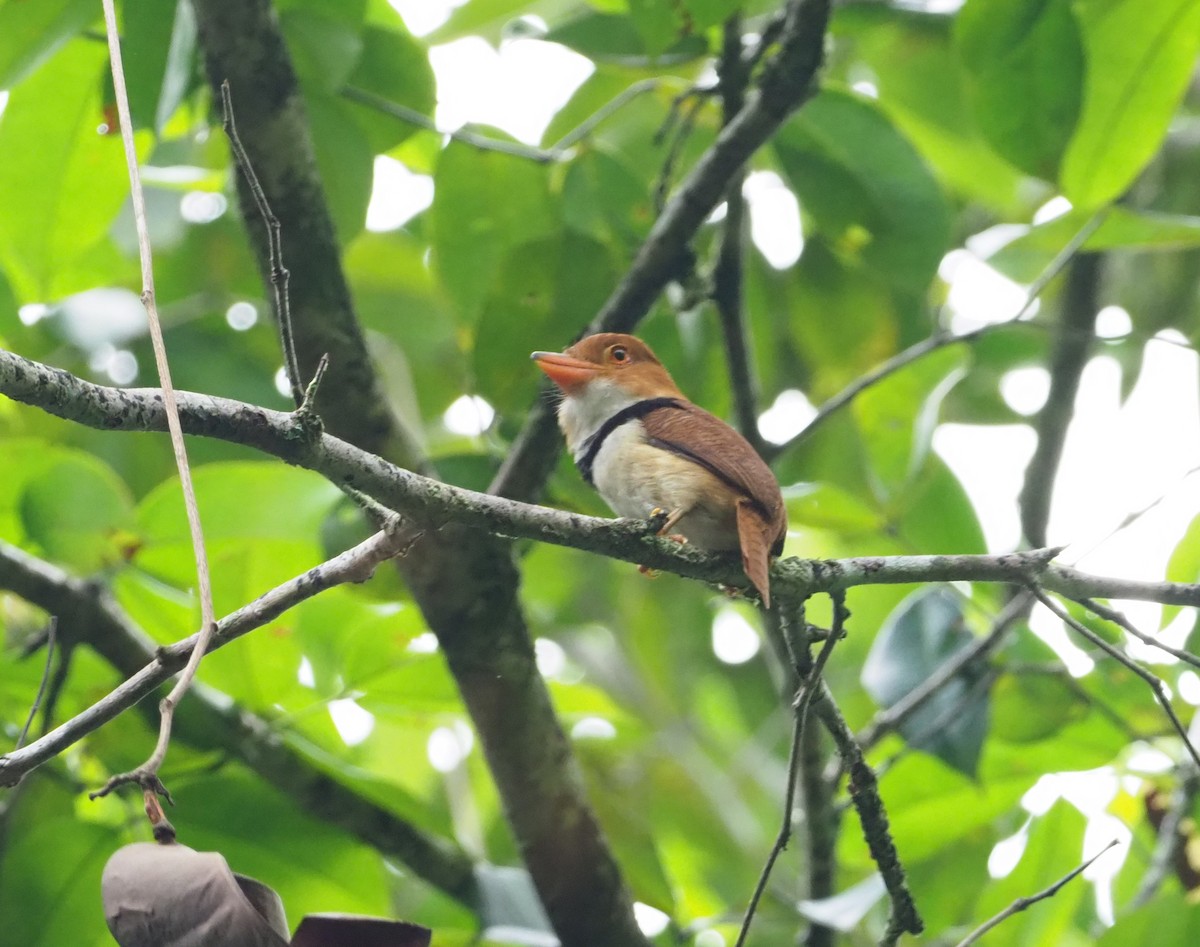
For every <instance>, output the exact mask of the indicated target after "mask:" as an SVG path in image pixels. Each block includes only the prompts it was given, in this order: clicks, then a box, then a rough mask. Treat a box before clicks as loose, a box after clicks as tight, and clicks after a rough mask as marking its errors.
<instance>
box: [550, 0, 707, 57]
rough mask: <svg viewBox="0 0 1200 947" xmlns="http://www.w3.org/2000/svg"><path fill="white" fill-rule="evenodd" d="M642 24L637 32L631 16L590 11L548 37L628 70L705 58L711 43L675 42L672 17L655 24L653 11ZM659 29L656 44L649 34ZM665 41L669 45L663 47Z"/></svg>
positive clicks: (689, 38)
mask: <svg viewBox="0 0 1200 947" xmlns="http://www.w3.org/2000/svg"><path fill="white" fill-rule="evenodd" d="M648 6H653V4H652V3H651V4H648ZM642 22H643V29H638V27H637V26H635V24H634V21H633V20H632V19H631V18H630V17H629V16H616V15H613V14H606V13H598V12H596V11H594V10H587V11H585V12H583V13H581V14H580V15H579V16H577V17H575V18H574V19H571V20H568V21H566V22H565V23H562V24H561V25H559V26H556V27H555V28H554V29H552V30H550V32H549V33H547V34H546V37H545V38H546V40H547V41H549V42H552V43H561V44H562V45H563V46H566V47H568V48H570V49H573V50H575V51H576V52H577V53H581V54H582V55H584V56H587V57H588V58H589V59H592V60H594V61H596V62H605V63H611V64H614V65H619V66H625V67H629V68H637V67H648V66H652V65H659V66H662V65H666V64H670V63H679V62H687V61H689V60H693V59H696V58H697V57H699V56H703V55H704V54H705V52H707V50H708V44H707V43H706V42H705V41H704V39H703V38H702V37H700V36H690V35H689V36H684V37H682V38H678V39H676V34H675V33H674V32H673V30H674V20H673V19H671V18H670V16H669V14H668V16H666V17H663V22H662V23H661V24H659V23H657V22H655V18H653V11H651V14H650V15H647V16H646V17H645V18H644V19H643V20H642ZM663 27H665V29H663ZM658 30H662V32H661V33H659V34H656V35H657V38H658V40H659V42H654V41H653V40H654V36H653V35H652V36H651V37H650V38H649V39H648V38H647V36H646V31H649V32H650V33H652V34H655V31H658ZM663 42H666V43H667V46H662V45H661V44H662V43H663ZM668 47H669V48H668Z"/></svg>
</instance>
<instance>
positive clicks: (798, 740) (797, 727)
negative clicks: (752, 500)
mask: <svg viewBox="0 0 1200 947" xmlns="http://www.w3.org/2000/svg"><path fill="white" fill-rule="evenodd" d="M844 599H845V596H844V595H842V594H841V593H837V594H836V595H835V596H834V622H833V629H832V630H831V631H830V634H829V636H828V637H827V638H826V639H825V643H824V644H823V645H822V646H821V651H820V653H819V654H818V655H817V659H816V661H814V662H813V665H812V669H811V670H810V671H809V673H808V676H807V677H806V678H805V679H804V681H803V683H802V684H801V685H800V692H799V693H798V694H797V695H796V699H795V702H794V711H793V722H792V748H791V752H790V753H789V755H788V769H787V785H786V787H785V788H784V793H783V824H782V825H781V826H780V828H779V834H778V835H777V836H776V837H775V844H774V845H772V846H771V851H770V852H769V853H768V854H767V861H766V864H764V865H763V869H762V872H761V873H760V874H759V876H758V883H757V884H756V885H755V886H754V893H753V894H752V895H751V896H750V903H749V904H748V905H747V907H746V915H745V917H744V918H743V919H742V927H741V930H739V931H738V937H737V941H736V942H735V945H734V947H743V945H744V944H745V942H746V938H747V937H748V936H749V934H750V925H751V924H752V923H753V921H754V914H755V912H756V911H757V910H758V902H759V901H760V900H761V899H762V895H763V892H764V891H765V890H766V888H767V881H768V880H770V877H771V870H772V869H773V868H774V867H775V862H776V861H777V860H778V859H779V856H780V855H781V854H783V851H784V849H786V848H787V845H788V841H789V840H790V839H791V837H792V810H793V808H794V807H795V804H796V786H797V784H798V782H799V776H800V754H801V748H802V746H803V744H804V728H805V725H806V724H807V722H808V709H809V707H810V706H811V705H812V701H813V695H814V694H815V693H816V690H817V682H818V681H819V680H820V679H821V673H822V672H823V671H824V670H825V665H826V664H827V663H828V661H829V655H830V654H831V653H832V652H833V646H834V645H835V644H837V642H838V640H839V639H840V638H841V637H843V635H844V634H845V632H844V631H843V629H842V621H843V619H844V616H845V614H846V612H845V608H844V605H843V604H842V603H843V602H844ZM803 615H804V613H803V611H801V612H800V614H799V615H798V616H796V617H798V618H799V619H800V624H801V626H803Z"/></svg>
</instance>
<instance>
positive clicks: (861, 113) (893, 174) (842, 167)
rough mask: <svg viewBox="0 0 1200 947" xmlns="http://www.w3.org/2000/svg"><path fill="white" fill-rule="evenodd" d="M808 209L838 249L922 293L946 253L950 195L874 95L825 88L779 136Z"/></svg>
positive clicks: (783, 160)
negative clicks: (947, 196) (865, 96)
mask: <svg viewBox="0 0 1200 947" xmlns="http://www.w3.org/2000/svg"><path fill="white" fill-rule="evenodd" d="M774 147H775V152H776V154H777V155H778V156H779V161H780V164H781V165H782V167H783V170H784V172H785V174H786V175H787V179H788V183H789V184H790V185H791V187H792V188H793V190H795V192H796V194H797V195H798V197H799V198H800V206H801V209H802V211H803V212H804V213H805V214H807V215H808V216H809V217H811V218H812V219H813V220H814V221H815V223H816V226H817V228H818V229H819V231H820V232H821V233H822V234H823V235H824V236H825V239H826V240H827V241H828V242H829V244H830V245H831V246H832V247H834V248H835V249H836V251H837V252H838V253H839V254H840V255H842V256H844V257H846V258H847V259H849V260H854V261H861V262H862V263H863V264H865V265H866V266H867V267H869V268H871V269H873V270H876V271H878V272H879V273H880V274H881V275H883V276H884V277H886V278H887V279H888V280H889V281H891V282H892V283H894V284H895V285H897V286H899V287H902V288H904V289H906V290H910V291H912V292H918V293H919V292H923V291H924V290H925V288H926V287H927V286H928V284H929V281H930V280H931V279H932V278H933V275H934V272H935V271H936V270H937V266H938V263H940V262H941V259H942V256H943V255H944V253H945V252H946V246H947V243H948V241H949V238H950V221H949V214H948V208H947V206H946V201H945V198H944V197H943V196H942V193H941V190H940V188H939V186H938V183H937V181H936V180H935V179H934V178H933V176H932V175H931V174H930V173H929V169H928V168H927V167H926V166H925V163H924V162H923V161H922V159H921V157H920V155H919V154H918V153H917V152H916V150H915V149H914V148H913V146H912V145H911V144H910V143H909V142H908V140H907V139H906V138H905V137H904V135H903V134H901V132H899V131H898V130H897V129H896V127H895V125H893V124H892V122H891V121H890V120H889V119H888V117H887V115H886V114H885V113H884V112H883V111H882V110H880V108H879V107H878V106H877V105H875V104H874V103H873V102H871V101H870V100H868V99H864V98H860V97H859V96H856V95H852V94H850V93H848V92H844V91H841V90H838V89H825V90H823V91H822V92H821V93H820V94H818V95H817V96H816V97H814V98H813V99H812V100H811V101H809V102H807V103H806V104H805V106H804V108H803V109H801V110H800V111H799V112H797V113H796V115H795V117H794V118H792V119H791V120H790V121H789V122H788V123H787V124H786V125H785V126H784V128H783V130H782V131H781V132H780V133H779V135H778V136H776V138H775V141H774Z"/></svg>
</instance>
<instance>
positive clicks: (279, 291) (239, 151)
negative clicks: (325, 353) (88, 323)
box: [221, 79, 315, 408]
mask: <svg viewBox="0 0 1200 947" xmlns="http://www.w3.org/2000/svg"><path fill="white" fill-rule="evenodd" d="M221 127H222V128H223V129H225V135H226V137H227V138H228V139H229V147H230V150H232V151H233V156H234V158H235V159H236V160H237V164H238V167H239V168H240V169H241V171H242V174H243V175H244V176H245V178H246V184H247V185H248V186H249V188H250V193H251V194H252V195H253V197H254V203H255V205H256V206H257V207H258V213H259V215H260V216H261V217H262V219H263V223H264V224H265V225H266V229H267V253H268V256H269V259H270V265H271V291H272V293H273V295H274V297H275V300H274V301H275V323H276V325H278V326H279V338H280V341H281V342H282V343H283V346H282V347H283V360H284V364H285V365H286V366H287V376H288V384H289V385H290V386H291V388H292V401H293V402H294V403H295V405H296V407H297V408H299V407H301V406H302V405H304V404H305V403H306V402H305V393H304V379H303V378H301V377H300V361H299V359H297V358H296V341H295V335H294V334H293V332H292V311H291V304H290V302H289V298H288V281H289V280H290V279H291V274H290V273H289V272H288V270H287V267H286V266H284V265H283V241H282V240H281V236H280V235H281V232H282V228H281V227H280V224H279V218H278V217H276V216H275V214H274V212H273V211H272V210H271V205H270V204H269V203H268V202H267V195H266V193H265V192H264V191H263V189H262V185H261V184H259V183H258V175H257V174H255V173H254V165H252V164H251V163H250V157H249V155H247V154H246V149H245V147H244V146H243V145H242V139H241V138H239V137H238V133H237V124H236V123H235V122H234V117H233V95H232V93H231V92H230V91H229V80H228V79H226V80H225V81H224V82H222V83H221ZM314 377H315V376H314Z"/></svg>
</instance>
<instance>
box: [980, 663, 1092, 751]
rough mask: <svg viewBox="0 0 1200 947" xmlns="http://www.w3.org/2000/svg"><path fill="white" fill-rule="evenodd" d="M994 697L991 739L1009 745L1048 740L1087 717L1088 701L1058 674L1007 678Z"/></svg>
mask: <svg viewBox="0 0 1200 947" xmlns="http://www.w3.org/2000/svg"><path fill="white" fill-rule="evenodd" d="M1064 673H1065V672H1064ZM991 697H992V715H991V718H992V736H993V738H994V739H997V740H1004V741H1007V742H1008V743H1019V744H1020V743H1036V742H1037V741H1039V740H1045V739H1047V738H1048V737H1051V736H1053V735H1054V734H1056V733H1059V732H1060V731H1061V730H1062V729H1063V728H1064V727H1065V726H1067V725H1068V724H1070V723H1073V722H1075V721H1078V720H1082V719H1083V718H1084V717H1086V716H1087V714H1088V704H1087V700H1086V699H1085V698H1084V697H1083V695H1081V694H1080V693H1078V691H1076V690H1075V689H1074V688H1072V687H1071V686H1070V685H1069V684H1068V683H1067V682H1066V681H1065V680H1063V679H1062V677H1060V676H1059V675H1056V674H1026V673H1021V674H1004V675H1002V676H1001V677H1000V679H999V680H997V681H996V683H995V685H994V686H993V687H992V694H991ZM1035 709H1036V713H1035V712H1033V711H1034V710H1035Z"/></svg>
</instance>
